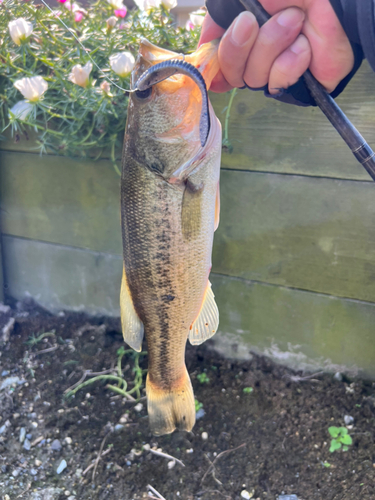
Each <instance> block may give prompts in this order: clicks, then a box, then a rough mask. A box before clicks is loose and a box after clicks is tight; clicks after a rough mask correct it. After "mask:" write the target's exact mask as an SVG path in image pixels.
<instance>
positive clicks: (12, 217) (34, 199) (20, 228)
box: [0, 151, 121, 254]
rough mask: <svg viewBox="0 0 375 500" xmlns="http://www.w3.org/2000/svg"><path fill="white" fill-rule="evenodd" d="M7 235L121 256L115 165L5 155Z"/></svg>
mask: <svg viewBox="0 0 375 500" xmlns="http://www.w3.org/2000/svg"><path fill="white" fill-rule="evenodd" d="M0 161H1V165H2V166H1V170H0V176H1V177H0V178H1V188H0V189H1V190H0V193H1V194H0V197H1V200H2V208H3V215H2V219H3V232H4V233H7V234H12V235H14V236H22V237H25V238H30V239H35V240H41V241H49V242H52V243H61V244H63V245H71V246H77V247H81V248H89V249H91V250H94V251H97V252H109V253H119V254H120V253H121V230H120V178H119V176H118V174H116V172H115V171H114V169H113V168H112V166H111V163H110V162H109V161H98V162H97V163H93V162H92V161H91V162H90V161H74V160H71V159H68V158H63V157H58V156H41V157H40V156H38V155H35V154H31V153H10V152H4V151H3V152H0Z"/></svg>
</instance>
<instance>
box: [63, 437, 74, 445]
mask: <svg viewBox="0 0 375 500" xmlns="http://www.w3.org/2000/svg"><path fill="white" fill-rule="evenodd" d="M64 442H65V443H66V444H72V442H73V439H72V438H71V437H69V436H66V438H65V439H64Z"/></svg>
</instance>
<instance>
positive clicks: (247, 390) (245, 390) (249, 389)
mask: <svg viewBox="0 0 375 500" xmlns="http://www.w3.org/2000/svg"><path fill="white" fill-rule="evenodd" d="M253 390H254V389H253V388H252V387H244V388H243V389H242V392H244V393H245V394H251V393H252V392H253Z"/></svg>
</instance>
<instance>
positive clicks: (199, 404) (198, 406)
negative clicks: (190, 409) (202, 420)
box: [194, 399, 203, 412]
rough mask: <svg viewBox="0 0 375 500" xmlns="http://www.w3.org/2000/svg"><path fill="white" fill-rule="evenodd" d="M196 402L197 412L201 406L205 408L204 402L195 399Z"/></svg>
mask: <svg viewBox="0 0 375 500" xmlns="http://www.w3.org/2000/svg"><path fill="white" fill-rule="evenodd" d="M194 402H195V412H197V411H199V410H200V409H201V408H203V403H200V402H199V401H198V399H194Z"/></svg>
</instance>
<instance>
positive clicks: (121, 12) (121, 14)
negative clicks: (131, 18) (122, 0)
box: [115, 5, 128, 18]
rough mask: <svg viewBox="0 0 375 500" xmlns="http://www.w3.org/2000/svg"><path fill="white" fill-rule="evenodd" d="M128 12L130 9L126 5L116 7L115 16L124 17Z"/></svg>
mask: <svg viewBox="0 0 375 500" xmlns="http://www.w3.org/2000/svg"><path fill="white" fill-rule="evenodd" d="M127 12H128V11H127V10H126V7H125V5H124V6H123V7H122V8H121V9H116V10H115V16H116V17H122V18H124V17H125V16H126V13H127Z"/></svg>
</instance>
